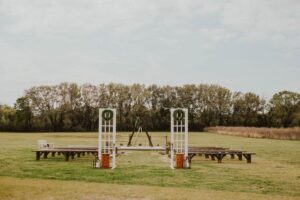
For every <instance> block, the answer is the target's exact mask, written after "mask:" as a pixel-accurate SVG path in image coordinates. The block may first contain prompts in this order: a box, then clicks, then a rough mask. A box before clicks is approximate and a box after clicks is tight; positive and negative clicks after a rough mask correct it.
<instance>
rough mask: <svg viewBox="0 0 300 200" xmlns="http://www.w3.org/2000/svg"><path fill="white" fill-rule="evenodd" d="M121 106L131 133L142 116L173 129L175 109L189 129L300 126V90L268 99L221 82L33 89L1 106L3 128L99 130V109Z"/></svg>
mask: <svg viewBox="0 0 300 200" xmlns="http://www.w3.org/2000/svg"><path fill="white" fill-rule="evenodd" d="M105 107H112V108H116V109H117V128H118V130H119V131H131V130H132V126H133V123H134V120H135V119H136V117H140V119H141V120H142V122H143V126H144V128H147V129H148V130H149V131H163V130H164V131H165V130H168V129H169V128H170V111H169V109H168V108H171V107H185V108H188V109H189V129H190V130H191V131H199V130H201V129H203V128H204V127H207V126H219V125H220V126H253V127H293V126H300V94H299V93H297V92H291V91H281V92H278V93H276V94H274V95H273V97H272V98H271V99H270V100H269V101H266V100H265V99H263V98H262V97H260V96H259V95H257V94H254V93H251V92H248V93H242V92H232V91H230V90H229V89H227V88H225V87H222V86H219V85H208V84H199V85H195V84H190V85H183V86H174V87H173V86H168V85H167V86H159V85H150V86H145V85H142V84H133V85H124V84H115V83H110V84H100V85H98V86H96V85H91V84H84V85H78V84H75V83H61V84H59V85H51V86H48V85H45V86H38V87H32V88H30V89H28V90H26V91H25V92H24V95H23V96H22V97H20V98H18V99H17V100H16V102H15V104H14V106H7V105H0V131H95V130H97V128H98V109H99V108H105Z"/></svg>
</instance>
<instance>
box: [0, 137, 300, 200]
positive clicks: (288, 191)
mask: <svg viewBox="0 0 300 200" xmlns="http://www.w3.org/2000/svg"><path fill="white" fill-rule="evenodd" d="M152 135H153V140H154V143H155V144H156V143H160V144H164V143H165V141H164V138H163V137H159V138H156V137H155V136H165V135H168V133H152ZM127 138H128V133H118V136H117V140H118V141H124V142H122V143H125V141H126V140H127ZM38 139H47V140H48V141H49V142H54V143H55V145H56V146H61V147H62V146H66V145H82V146H96V145H97V133H0V149H1V153H0V185H1V187H0V199H120V198H122V199H300V190H299V188H300V159H299V155H300V141H285V140H272V139H256V138H243V137H235V136H226V135H218V134H210V133H190V135H189V143H190V146H222V147H229V148H231V149H241V150H247V151H251V152H255V153H257V155H256V156H254V157H253V163H252V164H247V163H246V162H245V161H242V162H241V161H238V160H231V159H230V158H225V159H224V160H223V163H221V164H218V163H217V162H216V161H211V160H207V159H204V158H201V157H199V158H197V159H195V158H194V159H193V163H192V164H193V165H192V169H189V170H171V169H170V168H169V161H168V159H167V157H166V156H164V155H160V154H158V153H157V152H128V153H126V154H124V155H121V156H119V157H118V158H117V168H116V169H115V170H99V169H93V168H92V166H91V164H92V160H93V157H92V156H86V157H81V158H75V159H74V160H71V161H70V162H65V161H64V159H63V157H55V158H51V157H50V158H49V159H47V160H44V159H42V160H40V161H36V160H35V155H34V153H32V152H31V151H32V150H34V149H36V147H37V140H38ZM141 143H143V144H145V141H141Z"/></svg>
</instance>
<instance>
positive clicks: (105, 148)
mask: <svg viewBox="0 0 300 200" xmlns="http://www.w3.org/2000/svg"><path fill="white" fill-rule="evenodd" d="M116 119H117V118H116V109H109V108H105V109H104V108H100V109H99V138H98V161H97V163H96V167H97V168H112V169H114V168H115V167H116V164H115V163H116ZM110 157H112V164H111V165H110Z"/></svg>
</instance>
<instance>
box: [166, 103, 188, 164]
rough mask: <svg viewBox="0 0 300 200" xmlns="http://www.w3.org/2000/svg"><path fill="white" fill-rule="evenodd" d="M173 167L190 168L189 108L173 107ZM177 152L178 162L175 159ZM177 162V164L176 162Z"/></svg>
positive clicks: (171, 144) (171, 149)
mask: <svg viewBox="0 0 300 200" xmlns="http://www.w3.org/2000/svg"><path fill="white" fill-rule="evenodd" d="M170 111H171V142H170V154H171V168H172V169H174V165H175V167H176V168H188V167H189V162H188V159H187V158H188V109H186V108H171V110H170ZM174 153H175V154H176V162H175V161H174ZM175 163H176V164H175Z"/></svg>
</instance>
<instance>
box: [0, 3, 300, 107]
mask: <svg viewBox="0 0 300 200" xmlns="http://www.w3.org/2000/svg"><path fill="white" fill-rule="evenodd" d="M299 55H300V1H298V0H272V1H269V0H218V1H211V0H195V1H191V0H185V1H182V0H172V1H171V0H159V1H158V0H153V1H149V0H148V1H146V0H136V1H133V0H114V1H111V0H73V1H69V0H19V1H18V0H0V74H1V79H0V103H7V104H10V105H12V104H13V103H14V101H15V100H16V98H18V97H20V96H21V95H22V94H23V91H24V90H25V89H27V88H29V87H31V86H36V85H42V84H58V83H60V82H76V83H79V84H81V83H93V84H99V83H108V82H118V83H125V84H131V83H144V84H152V83H155V84H164V85H165V84H169V85H182V84H186V83H195V84H199V83H208V84H220V85H222V86H225V87H228V88H229V89H231V90H233V91H243V92H255V93H257V94H259V95H261V96H263V97H265V98H267V99H268V98H270V97H271V96H272V95H273V94H274V93H275V92H278V91H280V90H283V89H287V90H292V91H297V92H300V79H299V77H300V56H299Z"/></svg>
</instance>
